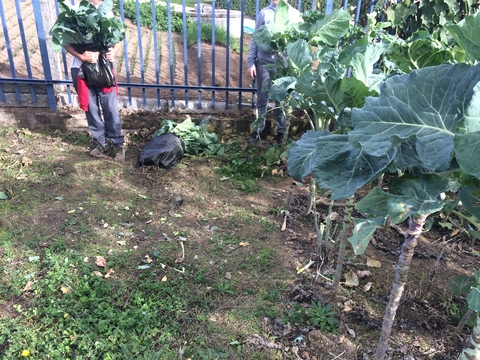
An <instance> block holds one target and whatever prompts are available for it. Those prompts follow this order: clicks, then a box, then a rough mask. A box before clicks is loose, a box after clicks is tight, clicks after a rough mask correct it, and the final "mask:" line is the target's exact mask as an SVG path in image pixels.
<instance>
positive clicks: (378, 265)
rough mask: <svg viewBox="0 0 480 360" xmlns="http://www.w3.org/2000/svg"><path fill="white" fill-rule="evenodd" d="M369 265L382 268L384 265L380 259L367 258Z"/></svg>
mask: <svg viewBox="0 0 480 360" xmlns="http://www.w3.org/2000/svg"><path fill="white" fill-rule="evenodd" d="M367 266H368V267H373V268H380V267H382V264H380V261H378V260H373V259H367Z"/></svg>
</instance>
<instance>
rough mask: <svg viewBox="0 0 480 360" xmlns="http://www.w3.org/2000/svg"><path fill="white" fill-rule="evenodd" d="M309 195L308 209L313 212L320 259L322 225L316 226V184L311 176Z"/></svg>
mask: <svg viewBox="0 0 480 360" xmlns="http://www.w3.org/2000/svg"><path fill="white" fill-rule="evenodd" d="M310 193H311V202H310V207H311V208H312V210H313V224H314V226H315V232H316V233H317V256H318V257H321V252H322V239H323V229H324V228H323V224H320V225H318V218H317V205H316V201H315V194H316V193H317V182H316V181H315V177H314V176H312V180H310Z"/></svg>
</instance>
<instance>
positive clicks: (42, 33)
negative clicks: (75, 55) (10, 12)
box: [32, 0, 60, 110]
mask: <svg viewBox="0 0 480 360" xmlns="http://www.w3.org/2000/svg"><path fill="white" fill-rule="evenodd" d="M32 5H33V13H34V16H35V24H36V26H37V35H38V44H39V47H40V53H41V56H42V65H43V71H44V73H45V80H46V82H47V84H46V88H47V96H48V104H49V106H50V109H51V110H57V101H56V99H55V90H54V88H53V84H52V83H51V81H52V80H53V77H52V67H51V66H50V56H49V50H48V46H49V45H47V43H50V44H51V37H50V36H48V37H47V31H48V32H49V31H50V28H51V25H50V27H49V28H48V30H47V31H46V30H45V27H46V26H48V24H47V25H46V24H45V23H46V22H47V20H46V18H47V17H50V21H51V13H50V7H49V6H48V0H32ZM43 12H46V14H43ZM50 47H51V46H50ZM57 63H58V66H57V71H58V74H60V62H59V61H58V57H57ZM48 82H50V84H49V83H48Z"/></svg>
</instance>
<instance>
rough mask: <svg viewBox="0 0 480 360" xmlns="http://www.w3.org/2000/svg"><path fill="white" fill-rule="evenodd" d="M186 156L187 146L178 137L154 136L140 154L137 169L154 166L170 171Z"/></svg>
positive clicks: (168, 134)
mask: <svg viewBox="0 0 480 360" xmlns="http://www.w3.org/2000/svg"><path fill="white" fill-rule="evenodd" d="M184 154H185V145H184V143H183V141H182V139H180V138H179V137H178V136H177V135H175V134H172V133H166V134H162V135H160V136H154V137H153V138H152V140H150V142H149V143H148V144H147V145H146V146H145V147H144V148H143V149H142V151H141V152H140V154H138V158H137V164H136V165H135V167H136V168H138V167H140V166H142V165H143V166H148V165H154V166H158V167H161V168H164V169H167V170H169V169H171V168H172V167H174V166H175V165H177V164H178V163H179V162H180V161H181V160H182V158H183V155H184Z"/></svg>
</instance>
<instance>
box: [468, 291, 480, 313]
mask: <svg viewBox="0 0 480 360" xmlns="http://www.w3.org/2000/svg"><path fill="white" fill-rule="evenodd" d="M467 304H468V307H469V308H470V309H472V310H473V311H475V312H478V311H480V286H476V287H472V291H470V293H468V294H467Z"/></svg>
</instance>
